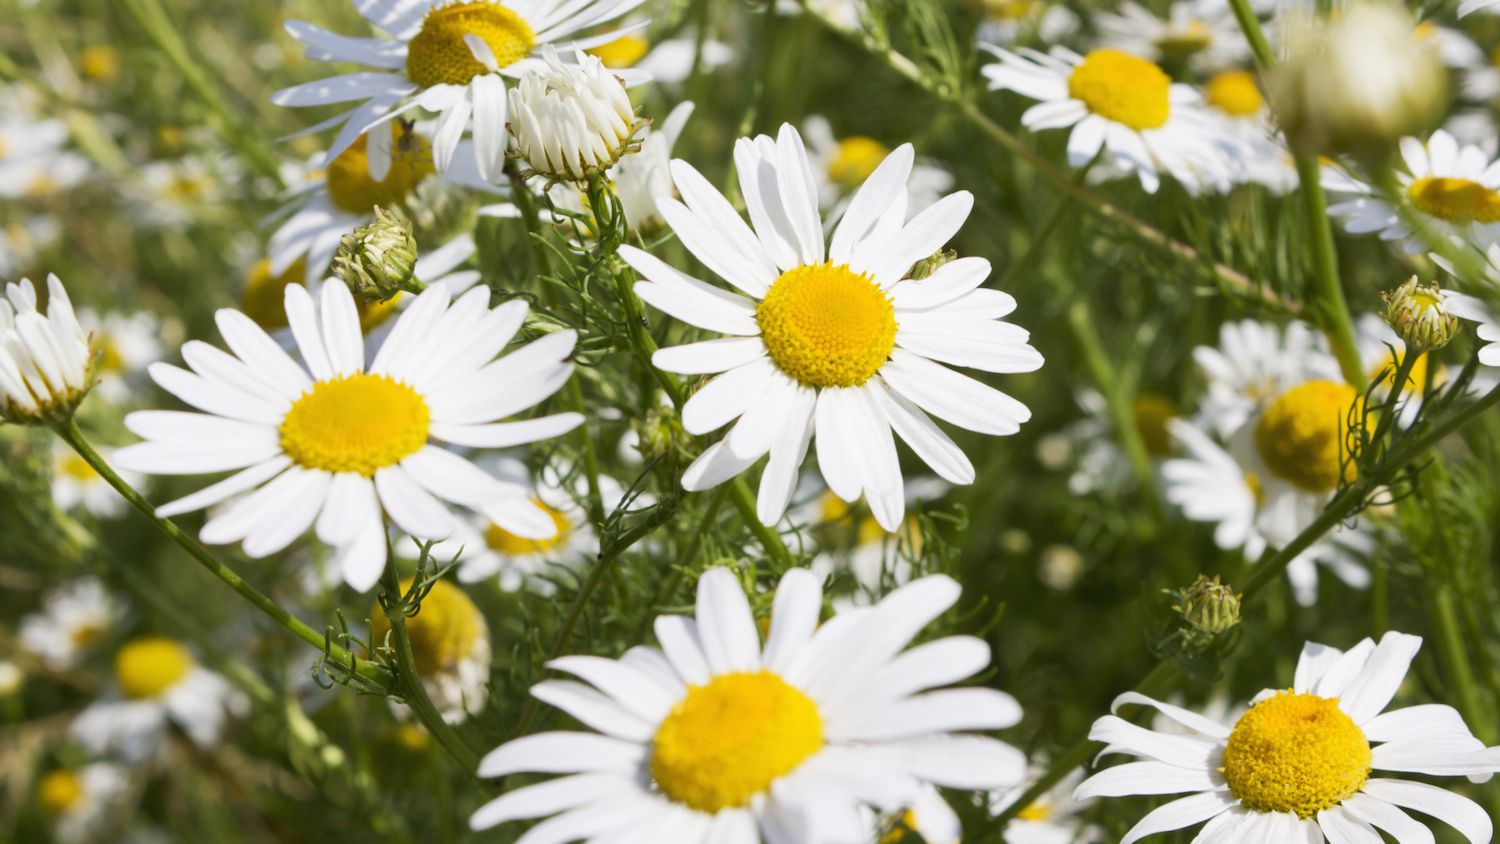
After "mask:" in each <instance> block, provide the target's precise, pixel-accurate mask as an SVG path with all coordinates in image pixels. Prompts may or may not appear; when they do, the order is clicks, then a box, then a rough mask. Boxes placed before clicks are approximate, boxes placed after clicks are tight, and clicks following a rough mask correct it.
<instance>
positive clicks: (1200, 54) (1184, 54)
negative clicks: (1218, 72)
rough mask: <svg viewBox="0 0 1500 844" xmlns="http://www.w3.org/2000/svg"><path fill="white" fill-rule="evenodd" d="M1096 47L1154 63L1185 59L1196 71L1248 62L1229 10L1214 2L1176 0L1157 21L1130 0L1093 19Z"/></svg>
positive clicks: (1245, 47)
mask: <svg viewBox="0 0 1500 844" xmlns="http://www.w3.org/2000/svg"><path fill="white" fill-rule="evenodd" d="M1094 23H1095V25H1096V26H1098V28H1099V42H1100V44H1101V45H1102V46H1105V47H1110V48H1113V49H1116V50H1121V51H1123V52H1126V53H1133V54H1134V55H1137V56H1141V57H1143V58H1148V59H1151V60H1152V61H1155V62H1177V61H1182V60H1185V59H1191V61H1192V64H1193V66H1194V67H1195V68H1198V69H1199V70H1210V69H1217V68H1225V67H1233V66H1237V65H1240V64H1243V63H1244V62H1245V61H1246V60H1247V59H1249V58H1250V45H1249V44H1248V43H1246V41H1245V36H1244V34H1243V33H1241V32H1240V25H1239V22H1238V21H1237V20H1235V17H1234V12H1233V11H1232V10H1231V9H1230V8H1229V4H1228V3H1223V2H1220V0H1176V2H1174V3H1172V4H1171V6H1170V7H1169V10H1168V12H1167V18H1166V19H1165V20H1163V19H1162V18H1159V17H1157V16H1156V15H1155V14H1154V13H1152V12H1151V11H1150V10H1148V9H1146V8H1145V7H1144V6H1142V5H1140V4H1139V3H1136V2H1134V0H1125V2H1124V3H1121V4H1120V6H1119V11H1118V12H1100V13H1099V14H1097V15H1095V16H1094Z"/></svg>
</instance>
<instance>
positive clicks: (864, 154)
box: [828, 135, 891, 191]
mask: <svg viewBox="0 0 1500 844" xmlns="http://www.w3.org/2000/svg"><path fill="white" fill-rule="evenodd" d="M890 154H891V151H890V150H889V149H887V148H886V145H885V144H882V143H881V142H879V141H877V140H875V139H874V138H867V137H865V136H863V135H855V136H853V137H850V138H845V139H843V140H842V141H839V148H838V152H837V153H836V154H835V155H834V157H833V160H832V161H830V162H828V178H829V180H830V181H832V182H833V183H834V184H836V185H838V186H839V187H840V188H842V189H844V190H846V191H852V190H854V189H855V188H858V187H859V186H860V185H862V184H864V183H865V179H868V178H870V174H871V173H874V172H875V168H876V167H879V166H880V162H882V161H884V160H885V157H886V156H887V155H890Z"/></svg>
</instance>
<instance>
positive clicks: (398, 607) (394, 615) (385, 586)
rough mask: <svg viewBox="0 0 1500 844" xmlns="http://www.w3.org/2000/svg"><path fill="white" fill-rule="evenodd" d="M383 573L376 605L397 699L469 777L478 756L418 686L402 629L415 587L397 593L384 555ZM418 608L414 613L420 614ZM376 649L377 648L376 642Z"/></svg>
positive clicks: (393, 571)
mask: <svg viewBox="0 0 1500 844" xmlns="http://www.w3.org/2000/svg"><path fill="white" fill-rule="evenodd" d="M387 558H388V559H387V562H386V566H385V572H384V573H383V574H381V576H380V588H381V591H382V592H383V593H384V599H383V600H382V601H381V602H380V605H381V607H383V608H384V610H385V617H386V619H387V620H389V621H390V623H391V644H392V645H393V646H394V647H393V648H392V650H394V651H395V657H396V664H395V673H396V682H397V684H398V687H399V688H400V690H401V696H402V698H404V699H405V700H406V705H407V706H409V707H411V711H412V712H413V713H414V714H415V715H416V716H417V720H418V721H421V722H422V726H424V727H426V728H427V732H429V733H431V734H432V737H433V738H435V739H437V742H438V744H440V745H442V746H443V749H444V750H446V751H448V755H449V756H452V757H453V759H454V761H456V762H458V764H459V765H460V766H461V767H462V768H463V769H464V770H465V771H468V772H469V773H471V774H473V773H475V772H476V771H477V770H478V769H479V754H478V753H475V752H474V749H473V748H471V747H469V745H468V743H467V742H465V741H464V740H463V739H462V738H461V737H460V736H459V735H458V733H457V732H455V731H454V729H453V728H452V727H451V726H449V725H448V722H447V721H445V720H443V715H442V713H440V712H438V709H437V707H436V706H435V705H433V703H432V698H431V697H429V696H428V695H427V687H426V686H425V685H423V683H422V677H421V675H420V674H419V673H418V672H417V660H416V656H415V655H414V654H413V653H412V649H411V635H410V634H409V633H408V632H407V629H406V614H407V609H408V608H409V607H410V606H411V604H412V597H413V596H414V595H415V593H416V589H417V586H418V584H415V583H414V584H413V586H412V591H411V592H406V593H403V592H402V590H401V579H400V577H399V576H398V575H397V574H396V559H395V557H394V556H391V555H387ZM420 610H421V608H420V606H418V612H419V613H420ZM376 647H379V645H378V643H376Z"/></svg>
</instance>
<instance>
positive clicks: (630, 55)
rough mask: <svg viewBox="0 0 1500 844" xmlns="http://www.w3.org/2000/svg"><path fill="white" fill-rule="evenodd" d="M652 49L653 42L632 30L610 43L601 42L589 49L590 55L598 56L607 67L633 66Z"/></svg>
mask: <svg viewBox="0 0 1500 844" xmlns="http://www.w3.org/2000/svg"><path fill="white" fill-rule="evenodd" d="M650 51H651V42H650V41H647V40H646V39H645V38H642V37H641V36H640V35H639V34H637V33H634V32H632V33H630V34H629V35H622V36H620V37H619V38H616V39H615V40H613V41H611V42H609V43H608V44H600V45H599V46H598V47H595V48H593V49H592V50H589V55H593V56H598V57H599V61H601V62H604V66H605V67H631V66H632V65H634V64H635V63H636V62H638V61H640V60H641V59H643V58H645V57H646V54H647V53H648V52H650Z"/></svg>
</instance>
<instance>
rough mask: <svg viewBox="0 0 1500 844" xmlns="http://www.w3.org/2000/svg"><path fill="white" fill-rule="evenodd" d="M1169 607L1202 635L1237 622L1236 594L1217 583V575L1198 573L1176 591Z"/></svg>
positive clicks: (1238, 608) (1210, 635) (1221, 631)
mask: <svg viewBox="0 0 1500 844" xmlns="http://www.w3.org/2000/svg"><path fill="white" fill-rule="evenodd" d="M1172 609H1174V610H1176V611H1177V613H1178V614H1179V615H1181V616H1182V618H1183V620H1184V621H1186V622H1187V624H1188V626H1189V627H1191V628H1192V631H1193V632H1194V633H1196V634H1198V635H1199V637H1203V638H1212V637H1214V636H1217V635H1219V634H1220V633H1223V632H1225V631H1227V630H1229V629H1230V628H1231V627H1234V626H1235V625H1236V624H1239V623H1240V596H1238V595H1236V594H1234V590H1233V589H1231V588H1230V587H1228V586H1225V585H1224V584H1222V583H1220V582H1219V577H1218V575H1215V576H1214V577H1213V579H1212V580H1210V579H1209V578H1207V577H1204V576H1203V575H1199V576H1198V582H1197V583H1194V584H1193V585H1192V586H1189V587H1188V588H1186V589H1179V590H1177V594H1176V596H1175V597H1174V599H1173V602H1172Z"/></svg>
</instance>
